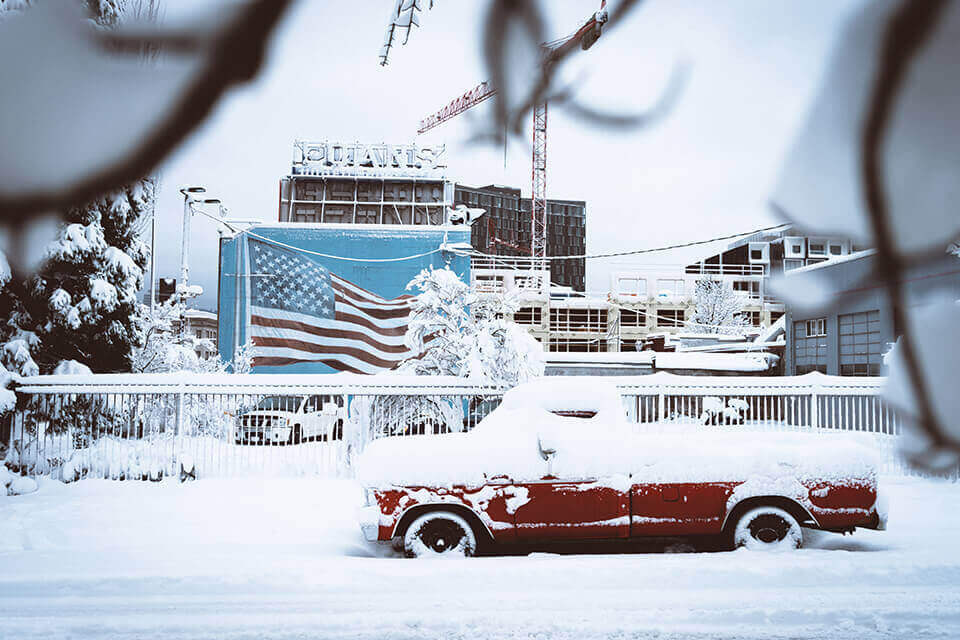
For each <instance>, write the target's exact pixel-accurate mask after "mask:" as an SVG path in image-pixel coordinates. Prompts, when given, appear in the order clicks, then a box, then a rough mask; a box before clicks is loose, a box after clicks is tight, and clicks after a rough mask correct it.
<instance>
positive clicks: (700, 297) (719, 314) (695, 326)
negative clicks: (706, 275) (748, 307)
mask: <svg viewBox="0 0 960 640" xmlns="http://www.w3.org/2000/svg"><path fill="white" fill-rule="evenodd" d="M693 299H694V303H695V304H696V308H695V310H694V312H693V317H692V318H690V320H688V321H687V328H688V329H691V330H694V331H697V332H699V333H722V334H731V335H739V334H742V333H743V331H744V329H746V328H748V327H749V326H750V322H749V320H748V319H747V318H746V316H744V315H743V314H742V311H743V299H742V298H741V297H740V296H739V295H737V294H736V293H735V292H734V291H733V289H731V288H729V287H728V286H727V285H726V284H725V283H724V282H723V281H721V280H712V279H705V280H697V285H696V288H695V289H694V292H693Z"/></svg>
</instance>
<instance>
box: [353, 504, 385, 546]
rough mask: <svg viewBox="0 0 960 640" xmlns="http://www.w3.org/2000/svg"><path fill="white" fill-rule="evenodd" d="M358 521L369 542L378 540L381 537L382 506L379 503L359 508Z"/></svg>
mask: <svg viewBox="0 0 960 640" xmlns="http://www.w3.org/2000/svg"><path fill="white" fill-rule="evenodd" d="M357 521H358V522H359V523H360V531H362V532H363V537H364V538H366V540H367V542H376V541H377V540H379V539H380V507H378V506H377V505H373V506H370V507H360V508H359V509H357Z"/></svg>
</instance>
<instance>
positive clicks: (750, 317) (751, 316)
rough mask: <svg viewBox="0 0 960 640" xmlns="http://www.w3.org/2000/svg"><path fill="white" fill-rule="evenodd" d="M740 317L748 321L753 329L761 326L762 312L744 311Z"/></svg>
mask: <svg viewBox="0 0 960 640" xmlns="http://www.w3.org/2000/svg"><path fill="white" fill-rule="evenodd" d="M740 315H742V316H743V317H744V318H746V319H747V321H748V322H749V323H750V326H751V327H759V326H760V312H759V311H743V312H742V313H741V314H740Z"/></svg>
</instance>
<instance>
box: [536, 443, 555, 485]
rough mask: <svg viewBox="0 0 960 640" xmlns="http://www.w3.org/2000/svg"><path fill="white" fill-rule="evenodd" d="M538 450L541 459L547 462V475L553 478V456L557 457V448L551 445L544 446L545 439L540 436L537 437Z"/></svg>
mask: <svg viewBox="0 0 960 640" xmlns="http://www.w3.org/2000/svg"><path fill="white" fill-rule="evenodd" d="M537 449H538V450H539V451H540V457H541V458H543V459H544V460H545V461H546V462H547V475H548V476H553V456H555V455H556V453H557V450H556V448H555V447H553V446H551V445H550V444H549V443H548V444H544V442H543V439H541V437H540V435H539V434H538V435H537Z"/></svg>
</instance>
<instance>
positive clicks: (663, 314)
mask: <svg viewBox="0 0 960 640" xmlns="http://www.w3.org/2000/svg"><path fill="white" fill-rule="evenodd" d="M683 319H684V318H683V309H657V327H661V328H677V327H682V326H683Z"/></svg>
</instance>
